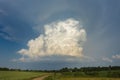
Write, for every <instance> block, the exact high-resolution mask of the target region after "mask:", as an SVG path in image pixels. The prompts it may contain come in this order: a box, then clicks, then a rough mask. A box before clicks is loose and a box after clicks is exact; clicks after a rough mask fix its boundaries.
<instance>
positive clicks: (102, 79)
mask: <svg viewBox="0 0 120 80" xmlns="http://www.w3.org/2000/svg"><path fill="white" fill-rule="evenodd" d="M60 80H120V78H61V79H60Z"/></svg>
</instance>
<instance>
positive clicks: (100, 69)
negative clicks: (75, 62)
mask: <svg viewBox="0 0 120 80" xmlns="http://www.w3.org/2000/svg"><path fill="white" fill-rule="evenodd" d="M110 70H120V66H108V67H100V66H98V67H81V68H77V67H74V68H68V67H65V68H62V69H59V70H29V69H26V70H21V69H10V68H6V67H0V71H36V72H80V71H82V72H86V71H110Z"/></svg>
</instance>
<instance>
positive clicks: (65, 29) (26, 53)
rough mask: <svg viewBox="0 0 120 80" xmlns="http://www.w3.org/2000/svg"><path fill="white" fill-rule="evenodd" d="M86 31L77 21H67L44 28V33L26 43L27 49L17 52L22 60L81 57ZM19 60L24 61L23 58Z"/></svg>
mask: <svg viewBox="0 0 120 80" xmlns="http://www.w3.org/2000/svg"><path fill="white" fill-rule="evenodd" d="M85 41H86V31H85V29H83V27H82V25H81V24H80V22H79V21H77V20H75V19H72V18H70V19H67V20H64V21H57V22H56V21H55V22H52V23H50V24H47V25H45V26H44V33H43V34H41V35H40V36H39V37H37V38H35V39H31V40H29V41H28V44H27V46H28V49H21V50H19V51H18V53H19V54H20V55H22V56H23V57H24V58H26V57H27V58H29V59H32V60H34V59H35V60H39V58H41V57H46V56H70V57H71V56H72V57H79V58H80V57H82V56H83V43H84V42H85ZM23 57H22V58H20V60H21V61H24V60H25V59H24V58H23Z"/></svg>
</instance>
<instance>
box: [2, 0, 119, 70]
mask: <svg viewBox="0 0 120 80" xmlns="http://www.w3.org/2000/svg"><path fill="white" fill-rule="evenodd" d="M68 18H74V19H76V20H78V21H80V22H81V23H82V26H83V27H84V29H85V30H86V33H87V41H86V42H85V44H84V50H83V53H84V54H85V55H86V56H88V57H89V58H86V59H83V60H78V59H75V60H73V61H66V60H64V59H65V58H64V57H62V56H61V57H60V58H63V60H57V58H55V59H53V60H52V58H53V57H56V56H52V57H50V60H49V61H47V60H42V61H36V62H19V61H12V60H13V59H19V58H20V57H21V55H20V54H18V53H17V52H18V51H19V50H20V49H22V48H27V42H28V41H29V40H31V39H35V38H36V37H38V36H39V35H40V34H43V33H44V25H46V24H48V23H51V22H54V21H57V20H64V19H68ZM119 61H120V0H0V67H12V68H22V69H26V68H29V69H57V68H61V67H66V66H67V67H75V66H77V67H81V66H108V65H119V66H120V63H119Z"/></svg>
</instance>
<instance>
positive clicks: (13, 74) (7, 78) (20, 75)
mask: <svg viewBox="0 0 120 80" xmlns="http://www.w3.org/2000/svg"><path fill="white" fill-rule="evenodd" d="M42 75H45V73H43V72H25V71H24V72H23V71H21V72H20V71H0V80H31V79H32V78H35V77H38V76H42Z"/></svg>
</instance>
